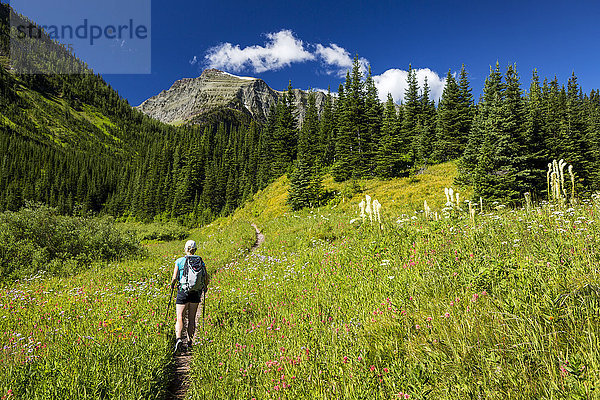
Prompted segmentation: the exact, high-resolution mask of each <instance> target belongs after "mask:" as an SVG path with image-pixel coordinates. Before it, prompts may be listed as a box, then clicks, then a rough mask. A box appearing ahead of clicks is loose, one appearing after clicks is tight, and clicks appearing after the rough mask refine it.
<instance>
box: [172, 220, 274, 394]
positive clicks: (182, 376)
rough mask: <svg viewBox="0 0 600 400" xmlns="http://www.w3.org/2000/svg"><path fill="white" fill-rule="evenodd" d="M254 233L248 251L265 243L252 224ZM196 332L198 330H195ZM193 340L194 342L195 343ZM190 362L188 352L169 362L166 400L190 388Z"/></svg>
mask: <svg viewBox="0 0 600 400" xmlns="http://www.w3.org/2000/svg"><path fill="white" fill-rule="evenodd" d="M252 227H254V230H255V231H256V242H254V245H252V247H251V248H250V251H254V250H256V249H258V248H259V247H260V246H261V245H262V244H263V243H264V242H265V235H264V234H263V233H262V232H261V231H260V229H258V227H257V226H256V224H254V223H253V224H252ZM201 318H202V303H200V305H199V306H198V312H197V313H196V327H201V326H202V320H201ZM183 331H184V332H187V320H184V327H183ZM196 332H198V329H196ZM195 341H196V340H195V338H194V342H195ZM191 360H192V354H191V353H190V352H189V351H187V350H186V351H182V352H181V353H179V354H176V355H175V356H174V357H173V361H172V362H171V381H170V382H169V387H168V388H167V395H166V399H169V400H183V399H185V397H186V394H187V391H188V388H189V386H190V361H191Z"/></svg>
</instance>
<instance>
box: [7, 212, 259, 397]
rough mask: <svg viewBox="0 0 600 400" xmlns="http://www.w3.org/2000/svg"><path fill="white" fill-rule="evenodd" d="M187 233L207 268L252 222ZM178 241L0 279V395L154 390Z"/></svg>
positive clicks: (231, 253) (165, 350)
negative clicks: (89, 264) (58, 271)
mask: <svg viewBox="0 0 600 400" xmlns="http://www.w3.org/2000/svg"><path fill="white" fill-rule="evenodd" d="M191 238H193V239H195V240H196V241H198V243H200V244H201V245H200V250H201V253H202V256H203V258H204V259H205V261H206V264H207V266H208V268H209V271H214V270H215V269H216V268H217V266H223V265H225V264H226V263H228V262H230V261H231V260H232V259H235V258H236V257H238V256H239V255H240V254H244V252H247V251H248V248H249V247H250V246H251V245H252V244H253V243H254V230H253V228H252V227H251V226H250V224H249V223H247V222H237V223H232V224H229V225H228V226H227V227H226V228H224V229H219V228H217V227H209V228H204V229H202V230H201V231H198V230H196V231H194V232H192V234H191ZM183 243H184V241H183V240H182V241H175V242H167V243H161V242H151V243H148V244H147V245H146V247H147V249H148V255H147V257H145V258H143V259H128V260H121V261H119V262H113V263H110V264H108V265H107V264H95V265H94V268H92V269H90V270H87V271H85V272H82V273H80V274H78V275H75V276H71V277H45V276H43V275H42V276H37V277H33V278H31V279H25V280H21V281H18V282H15V284H14V285H12V286H9V287H4V288H0V343H2V345H3V347H2V349H1V350H0V365H2V366H3V373H2V375H1V376H0V398H5V397H4V396H9V393H12V394H13V395H14V396H15V397H14V398H22V399H57V398H60V399H67V398H78V399H99V398H111V399H161V398H164V395H165V389H166V387H167V383H168V379H169V369H168V364H169V362H170V360H171V352H170V351H171V345H172V340H171V339H172V336H173V335H172V332H173V330H172V328H173V323H174V317H175V312H174V308H173V303H171V307H172V309H171V310H170V313H169V316H168V318H167V321H168V324H167V325H166V326H165V325H163V324H164V321H165V311H166V306H167V303H168V296H169V287H168V283H169V281H170V277H171V273H172V265H173V261H174V260H175V259H176V258H177V257H179V256H180V255H181V253H182V251H181V248H182V246H183ZM32 377H33V378H32ZM9 398H10V396H9Z"/></svg>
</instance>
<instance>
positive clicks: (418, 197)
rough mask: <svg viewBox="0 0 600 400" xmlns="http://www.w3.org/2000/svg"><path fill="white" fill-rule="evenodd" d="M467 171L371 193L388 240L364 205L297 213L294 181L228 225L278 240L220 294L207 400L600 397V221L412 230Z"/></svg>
mask: <svg viewBox="0 0 600 400" xmlns="http://www.w3.org/2000/svg"><path fill="white" fill-rule="evenodd" d="M452 168H454V167H453V165H452V164H446V165H442V166H438V167H436V168H432V169H431V170H430V171H429V172H430V174H425V175H423V176H422V177H421V179H420V181H419V182H417V185H419V186H407V185H406V181H403V180H396V181H390V182H376V181H371V182H366V183H365V185H366V191H367V192H369V194H371V195H372V196H373V197H375V198H380V199H382V200H381V202H382V204H383V212H384V213H385V214H384V217H385V223H384V226H383V228H384V229H383V230H380V229H378V228H377V227H374V226H371V225H370V224H368V223H367V224H361V223H360V222H358V223H356V222H355V223H353V224H351V223H350V220H351V219H354V218H356V216H357V214H358V208H357V204H358V202H359V201H360V199H361V197H362V196H355V197H354V198H352V199H350V200H349V201H345V202H343V203H341V204H340V205H339V206H338V207H335V208H331V207H323V208H321V209H318V210H305V211H302V212H295V213H292V212H290V211H289V210H288V208H287V206H285V204H284V202H283V200H284V199H285V197H286V189H285V188H286V182H285V178H282V179H280V180H278V181H277V182H275V183H274V184H273V185H271V186H270V187H269V188H267V189H265V190H264V191H263V192H261V193H259V194H257V195H256V196H255V199H254V201H253V202H250V203H248V204H247V205H246V206H245V207H244V208H243V209H242V210H241V211H239V212H238V213H236V214H235V215H234V216H232V217H229V218H227V219H221V220H219V221H216V222H215V223H214V224H213V225H212V226H211V227H210V228H209V229H215V227H220V229H226V227H227V226H228V225H229V224H230V223H231V222H232V221H242V220H254V221H257V222H258V223H259V225H260V226H261V228H263V231H264V232H265V234H266V236H267V241H266V243H265V245H264V246H263V247H261V248H260V249H258V250H257V251H256V252H255V253H254V254H250V255H248V256H246V257H245V258H244V259H243V260H242V261H240V262H236V263H232V264H228V265H227V266H226V267H224V268H220V269H219V270H218V272H217V274H216V276H215V279H214V280H213V285H212V289H211V292H210V297H209V300H210V303H209V305H208V317H207V322H208V324H207V330H206V336H205V342H204V344H203V345H201V346H198V348H197V350H196V355H195V358H194V369H193V374H194V386H193V388H192V398H198V399H201V398H257V399H258V398H265V399H266V398H282V399H286V398H288V399H296V398H322V399H336V398H352V399H374V398H384V399H395V398H408V397H406V396H410V398H413V399H415V398H417V399H456V398H461V399H462V398H492V399H505V398H515V399H530V398H550V399H551V398H556V399H558V398H561V399H562V398H586V397H587V398H597V397H598V396H599V394H598V392H597V391H598V390H599V387H600V379H599V378H598V376H599V374H600V353H599V352H598V351H597V349H598V345H599V344H600V343H599V340H598V338H599V337H600V323H599V319H598V310H599V306H600V304H599V303H598V300H597V298H598V293H600V289H599V288H600V281H599V280H600V277H599V275H598V273H597V270H596V266H595V264H596V260H598V259H600V253H599V252H598V251H597V248H598V245H599V244H600V227H598V226H597V225H598V223H597V221H596V214H597V212H598V207H597V206H596V205H595V204H584V205H581V206H577V207H575V208H573V209H569V210H567V209H566V207H559V206H555V205H550V206H547V205H546V206H543V207H539V208H535V209H532V210H530V211H527V210H516V211H510V210H502V211H494V212H490V211H488V213H487V214H479V215H477V216H476V219H475V222H472V221H471V220H470V219H469V217H468V216H467V215H466V213H461V212H456V211H455V212H453V217H451V218H448V219H443V220H441V221H427V220H425V219H424V218H423V216H422V215H415V214H413V216H414V218H406V217H402V218H397V217H398V216H399V214H400V213H407V212H409V211H410V204H413V205H417V206H418V205H420V204H421V203H422V201H423V200H424V199H426V200H427V202H428V203H429V204H430V205H431V206H432V208H433V209H434V210H440V205H441V203H442V202H443V201H445V197H443V187H444V186H448V184H449V183H450V182H451V179H452V176H451V174H452V173H451V172H450V173H448V171H452ZM436 171H437V172H436ZM434 182H438V183H437V184H436V183H434ZM328 185H329V186H330V187H332V186H334V185H335V184H333V183H331V182H328ZM420 185H422V186H420ZM337 188H341V186H339V185H338V186H337ZM466 197H467V196H461V198H466ZM391 200H394V202H393V203H392V204H390V203H391ZM396 203H401V204H399V205H398V204H396ZM418 208H421V207H418Z"/></svg>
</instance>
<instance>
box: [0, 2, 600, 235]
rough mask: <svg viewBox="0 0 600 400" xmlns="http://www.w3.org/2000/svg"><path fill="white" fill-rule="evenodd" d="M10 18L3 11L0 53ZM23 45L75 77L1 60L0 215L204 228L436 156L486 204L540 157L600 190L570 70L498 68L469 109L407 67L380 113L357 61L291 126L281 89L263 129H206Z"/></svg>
mask: <svg viewBox="0 0 600 400" xmlns="http://www.w3.org/2000/svg"><path fill="white" fill-rule="evenodd" d="M9 12H10V8H9V6H7V5H1V6H0V14H2V15H0V17H2V18H0V22H2V25H1V26H0V35H1V36H0V38H1V40H0V51H1V52H2V53H3V54H6V53H5V52H6V51H7V49H8V40H9V37H10V34H11V32H10V29H9V28H8V22H7V21H8V13H9ZM23 46H24V47H27V46H42V47H43V49H42V50H40V49H37V50H36V54H41V55H43V54H46V53H45V52H47V53H48V56H47V57H42V56H40V57H37V58H36V59H34V60H31V59H28V58H27V57H18V56H17V57H16V58H15V60H17V61H14V62H20V63H54V62H57V61H56V60H60V61H59V62H61V63H66V64H68V63H71V64H72V65H63V66H62V68H63V69H65V68H67V69H69V68H70V69H72V70H82V71H83V73H79V74H71V75H44V74H18V73H15V72H14V71H12V72H11V71H9V68H8V64H7V62H6V59H5V58H2V57H0V62H1V63H2V67H0V109H1V110H2V112H1V113H0V117H1V119H0V154H1V159H0V210H15V209H18V208H20V207H22V206H23V205H24V204H25V202H26V201H31V200H33V201H38V202H43V203H46V204H49V205H51V206H53V207H57V208H58V209H59V210H60V212H62V213H65V214H70V213H73V212H76V211H77V210H83V211H93V212H101V213H108V214H112V215H115V216H119V217H124V218H133V219H137V220H143V221H149V220H153V219H179V220H180V221H181V222H184V223H189V224H195V223H205V222H209V221H210V220H212V219H213V218H214V217H215V216H218V215H221V214H226V213H229V212H232V211H233V210H235V208H237V207H238V206H240V205H241V204H242V203H243V202H244V201H245V200H246V199H248V198H250V197H251V196H252V195H253V194H254V193H256V191H258V190H260V189H262V188H264V187H266V186H267V185H268V184H269V183H271V182H272V181H273V180H275V179H276V178H278V177H279V176H281V175H282V174H288V175H289V177H290V183H291V185H290V195H289V202H290V204H291V206H292V207H293V208H294V209H298V208H302V207H306V206H316V205H319V204H321V203H322V202H323V201H325V199H326V194H325V192H324V190H323V187H322V184H321V182H322V177H323V176H324V174H327V173H330V174H331V175H332V176H333V177H334V179H335V180H337V181H347V180H352V179H357V178H380V179H388V178H393V177H401V176H409V175H411V174H418V173H420V172H421V171H422V170H423V169H424V168H426V166H427V165H431V164H433V163H439V162H445V161H448V160H459V161H458V164H459V176H458V177H457V181H458V182H459V183H463V184H469V185H472V186H473V187H474V189H475V193H476V196H482V197H484V198H486V199H492V200H509V201H514V200H516V199H517V198H519V196H520V195H521V194H522V193H523V192H526V191H529V192H534V193H538V194H539V195H540V196H544V195H545V190H546V181H545V175H546V169H547V164H548V162H549V161H550V160H552V159H560V158H563V159H565V160H566V161H567V162H568V163H570V164H572V165H573V167H574V170H575V172H576V175H577V178H578V185H579V187H580V190H581V188H587V189H595V188H597V187H598V186H599V183H600V177H599V176H598V172H597V171H598V170H599V169H598V163H599V161H600V152H599V136H600V135H599V133H600V93H599V91H597V90H595V91H594V90H593V91H592V92H591V93H589V94H584V93H583V91H582V89H581V87H580V86H579V84H578V83H577V78H576V76H575V75H574V74H573V75H572V76H571V77H570V78H569V80H568V82H567V85H566V87H565V86H561V85H560V84H559V82H558V80H557V79H556V78H554V79H553V80H548V79H544V80H543V81H542V82H540V79H539V77H538V76H537V73H536V72H535V71H534V72H533V78H532V83H531V86H530V88H529V91H527V92H525V91H523V90H522V89H521V85H520V82H519V75H518V73H517V70H516V68H515V67H514V66H508V68H507V69H506V72H505V73H504V74H502V73H501V71H500V68H499V66H498V65H496V66H495V68H491V69H490V75H489V76H488V78H487V79H486V82H485V86H484V89H483V95H482V96H481V98H480V99H479V101H478V102H477V103H475V101H474V98H473V95H472V89H471V87H470V84H469V80H468V73H467V71H466V68H465V67H464V66H463V67H462V69H461V71H460V72H459V73H458V75H457V77H455V76H454V74H452V73H451V72H450V71H449V72H448V74H447V76H446V85H445V87H444V90H443V93H442V96H441V99H440V101H439V102H438V103H437V104H436V102H435V101H434V100H433V99H432V98H431V93H430V89H429V86H428V83H427V81H425V82H424V84H423V85H422V86H420V85H419V84H418V81H417V76H416V71H415V70H414V69H412V68H409V71H408V78H407V89H406V93H405V94H404V101H403V102H402V103H401V104H395V103H394V100H393V99H392V97H391V96H389V95H388V97H387V101H386V102H384V103H381V102H380V101H379V94H378V92H377V89H376V87H375V84H374V81H373V77H372V75H371V71H370V69H369V70H368V71H367V73H366V76H363V73H362V71H361V67H360V64H359V61H358V57H356V58H355V60H354V64H353V68H352V70H350V71H348V73H347V75H346V79H345V82H343V83H342V84H340V85H339V88H338V92H337V94H335V95H334V94H332V93H328V94H327V96H326V99H325V102H324V106H323V109H322V110H317V107H316V101H315V97H314V95H309V97H308V104H307V107H306V114H305V116H304V119H303V121H302V123H300V121H299V119H298V117H297V110H296V109H295V107H294V105H293V93H292V87H291V83H290V85H289V87H288V90H287V91H286V92H285V93H284V95H283V96H282V98H281V100H280V101H279V102H278V103H277V104H276V105H275V106H274V107H273V108H272V109H271V111H270V113H269V115H268V118H267V122H266V123H265V124H259V123H257V122H255V121H252V120H250V119H249V118H247V117H245V116H243V115H241V113H236V112H234V111H233V110H228V109H219V110H214V111H213V113H212V114H211V116H208V117H207V118H205V122H204V123H203V124H202V125H195V126H182V127H174V126H169V125H165V124H162V123H160V122H158V121H155V120H153V119H151V118H149V117H147V116H145V115H143V114H142V113H140V112H139V111H137V110H135V109H133V108H132V107H131V106H130V105H129V104H128V103H127V101H126V100H124V99H122V98H121V97H120V96H119V95H118V93H117V92H116V91H114V90H113V89H112V88H111V87H110V86H109V85H107V84H106V82H105V81H104V80H103V79H102V77H101V76H99V75H95V74H94V73H93V72H92V71H91V70H89V69H87V67H86V66H85V64H83V63H82V62H81V61H80V60H77V59H76V58H75V57H73V56H72V55H70V54H69V53H68V51H67V50H66V49H65V48H64V47H62V46H60V45H56V43H53V42H52V43H50V42H49V44H44V43H43V42H36V43H29V44H27V43H26V44H24V45H23ZM44 46H46V47H44ZM55 53H58V55H52V54H55ZM11 60H12V57H11ZM25 67H26V65H25ZM34 67H35V66H32V67H31V68H34Z"/></svg>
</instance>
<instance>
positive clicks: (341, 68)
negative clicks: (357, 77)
mask: <svg viewBox="0 0 600 400" xmlns="http://www.w3.org/2000/svg"><path fill="white" fill-rule="evenodd" d="M315 47H316V50H315V54H316V55H317V56H318V57H319V58H320V59H321V61H322V62H323V64H325V65H326V66H327V73H328V74H335V75H337V76H340V77H343V76H345V75H346V71H348V70H351V69H352V62H353V58H352V57H351V56H350V52H349V51H348V50H346V49H344V48H343V47H340V46H338V45H337V44H335V43H331V44H330V45H329V46H323V45H322V44H320V43H318V44H317V45H316V46H315ZM359 62H360V69H361V72H362V73H363V75H364V74H366V72H367V66H368V65H369V61H367V59H365V58H360V59H359ZM331 67H333V68H331Z"/></svg>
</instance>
